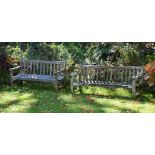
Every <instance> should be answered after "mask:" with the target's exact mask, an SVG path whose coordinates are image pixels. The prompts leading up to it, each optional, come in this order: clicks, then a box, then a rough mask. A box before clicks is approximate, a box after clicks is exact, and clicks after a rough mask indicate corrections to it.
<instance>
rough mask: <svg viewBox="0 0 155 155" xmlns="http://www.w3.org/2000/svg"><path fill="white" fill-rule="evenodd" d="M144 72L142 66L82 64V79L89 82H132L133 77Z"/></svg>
mask: <svg viewBox="0 0 155 155" xmlns="http://www.w3.org/2000/svg"><path fill="white" fill-rule="evenodd" d="M142 73H143V67H141V66H125V67H105V66H100V65H81V73H80V81H82V82H84V81H85V82H87V83H102V82H110V83H131V82H132V77H133V76H137V75H140V74H142Z"/></svg>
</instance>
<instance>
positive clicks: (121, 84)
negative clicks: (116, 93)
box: [73, 81, 132, 88]
mask: <svg viewBox="0 0 155 155" xmlns="http://www.w3.org/2000/svg"><path fill="white" fill-rule="evenodd" d="M73 85H74V86H86V85H90V86H91V85H92V86H105V87H106V86H107V87H126V88H132V85H131V83H127V82H126V83H114V82H110V81H108V82H103V81H98V82H97V81H93V82H86V81H83V82H79V83H73Z"/></svg>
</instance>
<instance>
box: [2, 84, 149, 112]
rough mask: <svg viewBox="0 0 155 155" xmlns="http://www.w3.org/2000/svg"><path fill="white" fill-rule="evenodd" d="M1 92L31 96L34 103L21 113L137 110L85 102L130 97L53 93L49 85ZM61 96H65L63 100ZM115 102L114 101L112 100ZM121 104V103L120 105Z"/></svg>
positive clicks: (4, 107)
mask: <svg viewBox="0 0 155 155" xmlns="http://www.w3.org/2000/svg"><path fill="white" fill-rule="evenodd" d="M1 91H6V92H7V91H17V92H18V95H19V96H20V94H21V95H23V94H31V96H32V97H33V99H35V101H34V102H33V103H32V104H30V105H29V106H28V108H26V109H25V110H24V111H22V112H28V113H84V112H86V113H89V112H90V113H106V112H108V111H107V109H108V108H109V109H111V111H112V112H113V111H115V110H116V111H118V112H121V113H138V112H139V111H138V110H134V109H131V108H128V107H124V106H123V105H122V106H117V105H114V104H109V102H108V101H105V102H103V104H101V103H99V102H97V101H95V100H93V99H92V101H91V102H88V101H87V100H86V96H87V95H91V97H97V98H104V99H112V100H113V99H123V100H133V98H132V97H131V96H129V97H128V96H120V95H118V94H116V95H112V96H111V95H107V94H106V95H103V94H93V93H83V94H73V95H72V94H71V93H70V91H69V90H68V88H67V89H61V90H59V92H55V89H54V87H53V86H52V85H49V84H38V83H37V84H35V83H33V84H32V83H29V84H24V85H23V86H22V87H20V88H19V87H18V86H15V87H13V88H12V89H11V88H10V87H8V88H4V89H1ZM114 93H115V91H114ZM62 95H65V96H66V98H67V97H68V98H69V97H70V98H69V99H66V100H65V99H64V98H63V97H62ZM24 100H28V104H29V102H30V101H31V98H26V99H24ZM145 100H146V101H149V100H150V98H149V97H147V96H146V98H145ZM22 102H23V100H21V99H17V100H14V101H10V102H8V103H7V102H6V104H5V105H0V108H2V109H7V108H8V107H9V106H12V105H17V104H18V103H22ZM114 102H115V100H114ZM122 104H123V103H122Z"/></svg>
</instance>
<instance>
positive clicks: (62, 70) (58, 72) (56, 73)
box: [54, 68, 65, 75]
mask: <svg viewBox="0 0 155 155" xmlns="http://www.w3.org/2000/svg"><path fill="white" fill-rule="evenodd" d="M64 71H65V68H63V69H61V70H60V71H57V72H55V73H54V75H58V74H60V73H63V72H64Z"/></svg>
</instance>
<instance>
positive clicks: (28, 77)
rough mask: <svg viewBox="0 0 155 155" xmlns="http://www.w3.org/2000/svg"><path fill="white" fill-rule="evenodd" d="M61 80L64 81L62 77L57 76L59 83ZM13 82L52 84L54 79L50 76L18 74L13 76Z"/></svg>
mask: <svg viewBox="0 0 155 155" xmlns="http://www.w3.org/2000/svg"><path fill="white" fill-rule="evenodd" d="M63 79H64V76H58V80H59V81H61V80H63ZM14 80H27V81H42V82H54V81H55V77H54V76H50V75H37V74H18V75H17V76H14Z"/></svg>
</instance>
